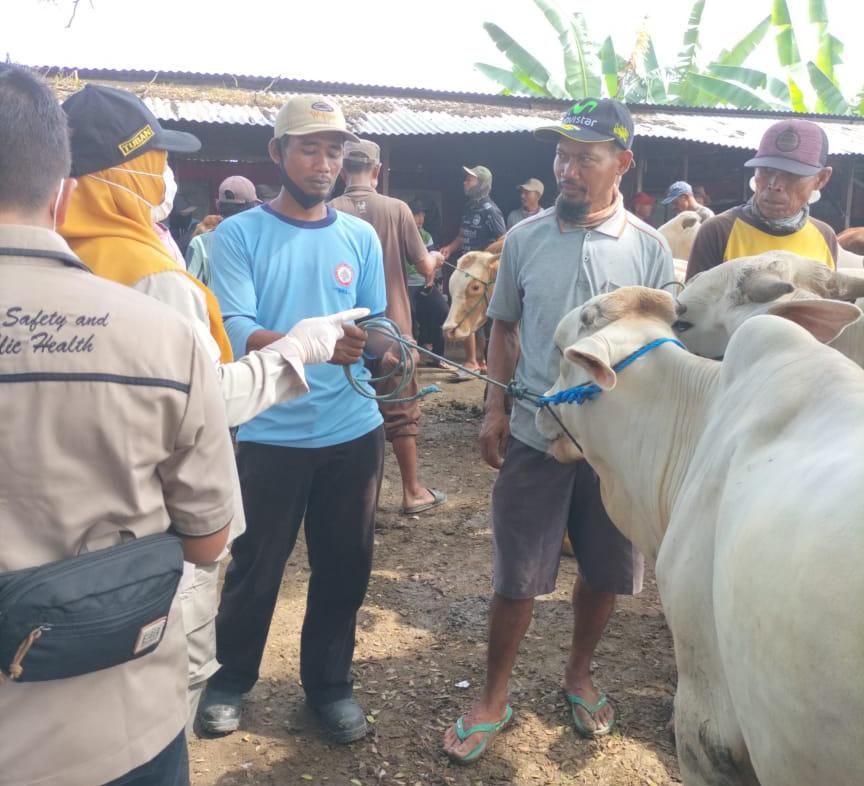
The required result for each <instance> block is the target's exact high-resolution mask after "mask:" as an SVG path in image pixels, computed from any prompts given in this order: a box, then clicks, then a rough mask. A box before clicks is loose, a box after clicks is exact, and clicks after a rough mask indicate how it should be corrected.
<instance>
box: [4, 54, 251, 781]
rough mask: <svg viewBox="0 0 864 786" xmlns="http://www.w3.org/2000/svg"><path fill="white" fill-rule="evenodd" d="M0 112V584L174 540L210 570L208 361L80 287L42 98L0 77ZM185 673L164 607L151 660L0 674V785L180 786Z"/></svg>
mask: <svg viewBox="0 0 864 786" xmlns="http://www.w3.org/2000/svg"><path fill="white" fill-rule="evenodd" d="M0 106H2V107H3V111H2V112H0V410H2V412H3V417H2V425H3V438H2V439H0V544H2V548H0V572H6V571H13V570H19V569H23V568H29V567H34V566H38V565H43V564H45V563H48V562H54V561H57V560H62V559H66V558H72V557H75V556H76V555H78V554H81V553H83V552H85V551H93V550H96V549H99V548H103V547H107V546H111V545H115V544H118V543H119V542H120V537H121V532H126V533H131V534H132V535H134V536H135V537H144V536H146V535H151V534H156V533H160V532H165V531H167V530H168V529H169V528H171V529H172V530H173V531H174V532H175V533H176V534H177V535H178V536H179V537H180V539H181V542H182V545H183V552H184V558H185V559H186V560H188V561H189V562H192V563H196V564H206V563H210V562H213V561H215V560H216V559H217V558H218V556H219V554H220V552H221V551H222V549H223V548H224V545H225V543H226V539H227V534H228V524H229V523H230V520H231V517H232V514H233V506H234V498H233V488H234V479H235V477H236V469H235V467H234V462H233V455H232V450H231V444H230V441H229V438H228V432H227V428H226V422H225V409H224V404H223V402H222V397H221V394H220V392H219V385H218V380H217V378H216V373H215V371H214V368H213V363H212V362H211V361H210V359H209V357H208V356H207V353H206V351H205V350H204V349H203V347H202V346H201V345H200V344H199V343H198V341H197V339H196V337H195V334H194V330H193V328H192V327H191V325H189V324H188V322H187V321H186V320H184V319H183V318H182V317H181V316H179V315H177V314H176V313H175V312H174V311H173V310H171V309H170V308H168V307H166V306H163V305H161V304H159V303H156V302H155V301H154V300H152V299H151V298H148V297H145V296H144V295H141V294H139V293H137V292H134V291H132V290H131V289H129V288H128V287H123V286H120V285H118V284H115V283H113V282H110V281H107V280H105V279H102V278H99V277H97V276H95V275H93V274H92V273H90V271H89V270H88V269H87V268H86V267H85V266H84V264H83V263H82V262H81V261H80V260H79V259H78V258H77V257H76V256H75V255H74V254H73V253H72V251H71V250H70V249H69V246H68V245H67V244H66V243H65V242H64V241H63V239H62V238H61V237H60V236H59V235H58V234H57V233H56V231H55V230H56V228H57V226H58V225H59V224H61V223H62V222H63V219H64V217H65V214H66V210H67V208H68V205H69V198H70V196H71V194H72V191H73V190H74V187H75V181H74V180H70V179H68V174H69V171H70V153H69V137H68V130H67V127H66V120H65V116H64V115H63V112H62V110H61V108H60V105H59V103H58V101H57V98H56V96H54V95H53V93H52V92H51V90H50V89H49V88H48V87H47V85H45V84H44V83H43V82H41V81H39V80H38V78H36V77H34V76H33V75H31V74H29V73H28V72H26V71H24V70H22V69H19V68H15V67H12V66H3V65H0ZM94 646H95V645H94ZM186 664H187V660H186V645H185V637H184V632H183V620H182V616H181V610H180V606H179V603H178V601H177V599H175V601H174V603H173V605H172V608H171V612H170V614H169V617H168V623H167V627H166V629H165V632H164V635H163V638H162V640H161V642H160V643H159V645H158V647H157V648H156V649H155V650H154V651H153V652H151V653H150V654H147V655H144V656H142V657H140V658H138V659H136V660H130V661H128V662H126V663H122V664H120V665H118V666H114V667H111V668H107V669H103V670H101V671H96V672H92V673H89V674H83V675H81V676H77V677H72V678H69V679H61V680H51V681H48V682H15V681H13V680H11V679H9V678H8V676H7V678H6V679H5V680H4V681H3V682H2V684H0V738H2V740H3V742H2V744H0V784H3V786H11V785H12V784H14V785H15V786H31V785H33V786H35V785H36V784H38V786H95V784H106V785H108V786H114V785H117V786H119V784H128V783H134V784H136V786H187V785H188V783H189V773H188V759H187V754H186V742H185V737H184V733H183V729H184V725H185V722H186V680H187V675H186V669H187V665H186ZM24 667H25V672H26V659H25V661H24Z"/></svg>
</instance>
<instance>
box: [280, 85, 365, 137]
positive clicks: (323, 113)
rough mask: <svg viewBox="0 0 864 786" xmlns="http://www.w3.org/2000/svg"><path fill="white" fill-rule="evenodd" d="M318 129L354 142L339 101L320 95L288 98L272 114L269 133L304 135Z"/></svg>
mask: <svg viewBox="0 0 864 786" xmlns="http://www.w3.org/2000/svg"><path fill="white" fill-rule="evenodd" d="M322 131H337V132H339V133H340V134H342V136H343V137H344V138H345V139H346V140H350V141H352V142H358V141H359V139H358V138H357V136H355V135H354V134H352V133H351V132H350V131H349V130H348V127H347V126H346V125H345V115H343V114H342V110H341V109H340V108H339V104H337V103H336V102H335V101H332V100H331V99H329V98H325V97H324V96H320V95H301V96H294V97H293V98H289V99H288V101H287V102H286V103H285V105H284V106H283V107H282V108H281V109H280V110H279V114H277V115H276V122H275V123H274V125H273V136H274V137H276V139H279V138H281V137H283V136H285V134H290V135H291V136H305V135H306V134H319V133H321V132H322Z"/></svg>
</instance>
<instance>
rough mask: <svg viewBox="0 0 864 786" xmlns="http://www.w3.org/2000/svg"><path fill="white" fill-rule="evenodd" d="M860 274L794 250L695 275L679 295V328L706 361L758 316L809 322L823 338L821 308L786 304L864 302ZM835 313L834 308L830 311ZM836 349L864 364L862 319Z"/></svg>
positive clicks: (838, 340)
mask: <svg viewBox="0 0 864 786" xmlns="http://www.w3.org/2000/svg"><path fill="white" fill-rule="evenodd" d="M861 274H862V271H860V270H847V271H843V270H840V271H838V272H836V273H835V272H834V271H832V270H829V269H828V268H827V267H825V265H823V264H822V263H820V262H817V261H816V260H813V259H807V258H805V257H800V256H798V255H797V254H792V253H790V252H788V251H769V252H765V253H763V254H759V255H757V256H752V257H741V258H740V259H733V260H730V261H729V262H724V263H723V264H722V265H717V267H714V268H711V269H710V270H706V271H704V272H702V273H699V274H698V275H697V276H694V277H693V279H692V280H691V281H690V282H689V283H688V284H687V287H686V289H684V291H683V292H681V293H680V294H679V295H678V320H677V321H676V322H675V325H674V326H673V327H674V328H675V331H676V333H677V334H678V336H679V338H680V339H681V340H682V341H683V342H684V343H685V344H686V345H687V348H688V349H689V350H690V351H691V352H695V353H696V354H698V355H703V356H704V357H720V356H722V355H723V352H724V350H725V349H726V345H727V344H728V343H729V338H730V337H731V336H732V334H733V333H734V332H735V331H736V330H737V329H738V328H739V327H740V326H741V324H742V323H743V322H744V321H745V320H746V319H749V318H750V317H752V316H755V315H757V314H775V315H777V316H785V315H786V312H788V314H789V318H790V319H795V320H798V321H799V322H800V321H801V320H803V319H805V318H806V319H807V322H806V324H804V323H802V324H803V326H804V327H806V328H807V329H808V330H810V331H811V332H812V333H813V334H814V335H816V336H817V337H818V338H820V339H822V338H824V336H823V335H822V334H821V333H820V317H819V313H820V312H819V310H818V309H819V306H817V305H813V306H812V307H811V308H810V309H808V310H806V311H805V310H802V309H800V308H798V307H794V306H793V307H792V308H789V307H788V306H787V305H786V304H787V303H789V302H790V301H797V300H800V299H805V298H834V299H837V300H850V301H851V300H855V299H856V298H861V297H864V279H862V277H861ZM828 308H830V306H829V307H828ZM831 346H833V347H834V348H835V349H837V350H839V351H840V352H842V353H843V354H844V355H846V356H847V357H849V358H851V359H852V360H854V361H855V362H856V363H858V365H864V319H859V320H858V321H857V322H855V323H854V324H853V325H851V326H850V327H849V328H847V329H846V330H845V331H843V333H842V334H841V335H840V336H838V337H837V338H836V339H834V340H833V341H832V342H831Z"/></svg>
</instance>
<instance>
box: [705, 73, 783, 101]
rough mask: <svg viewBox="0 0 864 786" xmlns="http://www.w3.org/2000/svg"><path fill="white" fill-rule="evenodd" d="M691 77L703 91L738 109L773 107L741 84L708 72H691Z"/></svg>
mask: <svg viewBox="0 0 864 786" xmlns="http://www.w3.org/2000/svg"><path fill="white" fill-rule="evenodd" d="M689 79H691V80H692V81H693V83H694V84H695V85H696V86H697V87H698V88H699V89H700V90H702V91H703V92H705V93H707V94H708V95H710V96H712V97H713V98H714V99H716V100H717V102H719V103H721V104H727V105H729V106H732V107H735V108H736V109H773V108H774V107H772V106H771V104H769V103H768V102H767V101H764V100H763V99H761V98H760V97H759V96H757V95H756V94H755V93H752V92H751V91H750V90H747V89H746V88H744V87H740V86H739V85H735V84H732V83H731V82H727V81H726V80H724V79H718V78H717V77H714V76H708V75H707V74H697V73H691V74H690V75H689Z"/></svg>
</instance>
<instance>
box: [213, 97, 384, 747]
mask: <svg viewBox="0 0 864 786" xmlns="http://www.w3.org/2000/svg"><path fill="white" fill-rule="evenodd" d="M346 140H351V141H355V142H356V141H357V137H356V136H354V134H352V133H351V132H349V131H348V130H347V128H346V124H345V118H344V116H343V115H342V111H341V109H340V108H339V106H338V105H337V104H336V103H335V102H333V101H332V100H331V99H329V98H325V97H324V96H319V95H298V96H295V97H293V98H291V99H290V100H289V101H288V102H287V103H286V104H285V105H284V106H283V107H282V109H281V110H280V111H279V113H278V115H277V116H276V123H275V129H274V134H273V138H272V139H271V140H270V144H269V153H270V158H271V159H272V160H273V163H274V164H275V165H276V167H277V170H278V173H279V177H280V180H281V182H282V188H281V190H280V192H279V194H278V196H276V197H275V198H274V199H273V200H271V201H270V202H268V203H266V204H264V205H261V206H259V207H253V208H252V209H251V210H246V211H244V212H242V213H239V214H237V215H235V216H232V217H231V218H227V219H225V221H223V222H222V223H221V224H220V225H219V226H218V227H217V229H216V230H215V232H214V238H213V246H212V248H211V254H210V267H211V275H212V283H213V289H214V291H215V292H216V294H217V296H218V298H219V301H220V304H221V307H222V313H223V314H224V319H225V327H226V330H227V332H228V335H229V338H230V340H231V344H232V346H233V348H234V351H235V352H236V353H238V354H242V353H244V352H248V351H250V350H254V349H258V348H259V347H262V346H266V345H267V344H269V343H270V342H271V341H272V340H273V338H274V337H276V336H278V335H281V334H282V333H284V332H285V329H286V326H290V325H293V324H294V323H296V322H297V321H298V320H300V319H303V318H306V317H312V316H316V315H321V314H328V313H331V312H332V311H341V310H344V309H351V308H366V309H368V310H369V312H371V313H372V314H373V315H380V314H383V313H384V310H385V308H386V306H387V301H386V295H385V285H384V266H383V263H382V253H381V244H380V242H379V241H378V237H377V235H376V234H375V230H374V229H373V228H372V227H371V226H370V225H369V224H367V223H366V222H365V221H362V220H360V219H359V218H355V217H354V216H351V215H348V214H346V213H340V212H338V211H336V210H334V209H333V208H332V207H329V206H328V205H327V202H326V200H327V199H328V197H329V196H330V193H331V191H332V189H333V186H334V185H335V183H336V178H337V177H338V175H339V172H340V170H341V169H342V154H343V150H342V145H343V143H344V142H345V141H346ZM365 338H366V334H365V332H364V331H363V330H362V329H361V328H359V327H357V326H354V325H346V326H345V335H344V338H343V339H342V340H340V341H339V342H338V343H337V345H336V351H335V353H334V355H333V358H332V360H331V364H332V365H320V366H316V367H313V368H310V369H308V370H307V378H308V381H309V387H310V389H311V391H310V393H309V394H308V395H307V396H306V397H305V398H304V399H298V401H297V402H289V403H286V404H279V405H277V406H274V407H272V408H271V409H269V410H267V411H266V412H264V413H262V414H261V415H259V416H257V417H255V418H253V419H252V420H250V421H249V422H247V423H245V424H243V425H242V426H241V427H240V431H239V433H238V436H237V441H238V454H237V462H238V467H239V471H240V482H241V487H242V490H243V506H244V510H245V513H246V532H245V533H244V534H243V535H242V536H240V537H239V538H238V539H237V540H236V541H235V542H234V545H233V547H232V550H231V556H232V562H231V564H230V565H229V567H228V570H227V573H226V576H225V585H224V588H223V591H222V602H221V604H220V608H219V614H218V617H217V619H216V647H217V658H218V660H219V663H220V664H221V669H220V670H219V671H218V672H217V673H216V674H215V675H214V676H213V677H212V678H211V679H210V682H209V685H208V689H207V694H206V695H205V697H204V699H203V700H202V703H201V713H200V719H201V723H202V726H203V727H204V729H205V730H206V731H209V732H211V733H217V734H219V733H222V734H225V733H230V732H232V731H234V730H236V729H237V728H238V726H239V724H240V711H241V699H242V695H243V694H244V693H247V692H248V691H249V690H251V688H252V686H253V685H254V684H255V682H256V681H257V680H258V675H259V669H260V665H261V659H262V656H263V654H264V646H265V643H266V641H267V634H268V631H269V629H270V622H271V619H272V616H273V610H274V608H275V606H276V600H277V597H278V595H279V588H280V585H281V582H282V575H283V572H284V570H285V563H286V561H287V560H288V557H289V556H290V554H291V552H292V550H293V548H294V544H295V542H296V539H297V534H298V532H299V529H300V524H301V522H304V524H305V534H306V544H307V549H308V554H309V565H310V568H311V575H310V577H309V591H308V595H307V600H306V617H305V619H304V622H303V632H302V634H301V641H300V675H301V679H302V681H303V690H304V692H305V694H306V701H307V703H308V705H309V706H310V707H311V708H312V709H313V710H314V711H315V712H316V713H317V715H318V716H319V718H320V720H321V722H322V724H323V726H324V728H325V729H326V731H327V732H328V734H329V735H330V737H331V738H332V739H333V740H334V741H336V742H339V743H347V742H352V741H353V740H357V739H360V738H361V737H363V736H364V735H365V734H366V719H365V715H364V713H363V710H362V709H361V708H360V705H359V704H358V703H357V701H356V700H355V699H354V696H353V689H352V679H351V663H352V659H353V655H354V639H355V625H356V616H357V611H358V609H359V608H360V605H361V604H362V603H363V598H364V597H365V595H366V587H367V584H368V582H369V575H370V572H371V567H372V545H373V534H374V524H375V509H376V507H377V503H378V489H379V486H380V482H381V473H382V469H383V458H384V432H383V428H382V418H381V415H380V413H379V411H378V406H377V405H376V403H375V402H374V401H373V400H371V399H367V398H364V397H362V396H360V395H358V394H357V393H356V392H355V391H354V390H352V388H351V386H350V385H349V383H348V380H347V379H346V378H345V374H344V372H343V369H342V368H341V366H351V373H352V374H353V376H354V378H355V379H357V380H360V381H361V384H363V382H362V381H363V380H367V379H369V372H368V371H367V370H366V369H365V367H364V365H363V362H362V358H361V355H362V352H363V347H364V345H365ZM368 390H369V392H370V393H372V389H371V387H369V388H368Z"/></svg>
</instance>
